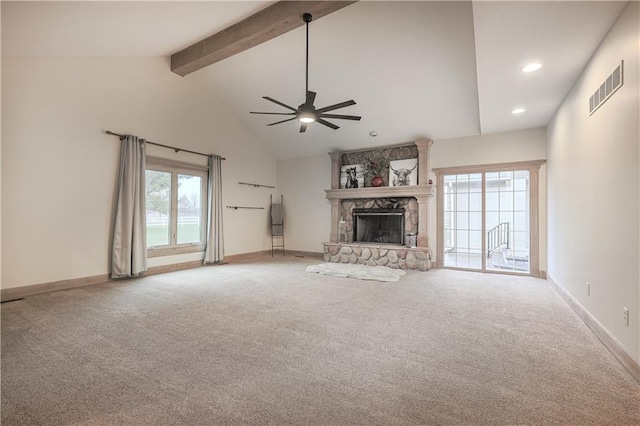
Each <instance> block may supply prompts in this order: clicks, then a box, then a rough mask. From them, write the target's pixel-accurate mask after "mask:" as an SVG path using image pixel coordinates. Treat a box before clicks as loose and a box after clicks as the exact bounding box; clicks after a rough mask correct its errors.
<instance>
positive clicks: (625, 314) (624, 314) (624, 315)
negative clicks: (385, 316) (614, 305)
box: [622, 308, 629, 325]
mask: <svg viewBox="0 0 640 426" xmlns="http://www.w3.org/2000/svg"><path fill="white" fill-rule="evenodd" d="M622 318H623V319H624V325H629V310H628V309H627V308H622Z"/></svg>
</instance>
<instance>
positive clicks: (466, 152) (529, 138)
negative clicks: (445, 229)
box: [429, 128, 547, 271]
mask: <svg viewBox="0 0 640 426" xmlns="http://www.w3.org/2000/svg"><path fill="white" fill-rule="evenodd" d="M546 141H547V139H546V134H545V129H544V128H536V129H528V130H519V131H515V132H506V133H495V134H492V135H481V136H469V137H464V138H456V139H442V140H436V141H434V143H433V145H432V146H431V167H432V168H434V169H435V168H439V167H453V166H469V165H476V164H493V163H510V162H515V161H529V160H544V159H545V158H546ZM431 179H433V181H434V183H435V181H436V180H435V175H432V177H431ZM437 190H438V189H437V188H436V191H437ZM538 195H539V200H540V206H539V207H540V208H539V220H540V222H539V225H540V229H539V231H540V232H539V236H538V237H539V242H540V270H541V271H546V269H547V268H546V261H547V238H546V229H547V228H546V227H547V220H546V167H545V166H542V167H541V168H540V189H539V192H538ZM436 212H437V206H436V196H434V197H433V198H432V200H431V205H430V210H429V215H430V221H429V234H430V235H431V242H430V245H431V246H432V250H433V255H434V257H433V258H434V259H436V258H437V254H438V251H439V248H438V247H437V245H436V233H437V223H436Z"/></svg>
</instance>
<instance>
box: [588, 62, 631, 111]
mask: <svg viewBox="0 0 640 426" xmlns="http://www.w3.org/2000/svg"><path fill="white" fill-rule="evenodd" d="M623 65H624V61H620V65H618V66H617V67H616V69H615V70H613V72H612V73H611V74H610V75H609V77H607V79H606V80H605V81H604V82H603V83H602V84H601V85H600V87H599V88H598V89H597V90H596V91H595V92H594V93H593V95H591V97H590V98H589V115H591V114H593V113H594V112H596V110H597V109H598V108H600V106H601V105H602V104H603V103H604V102H605V101H606V100H607V99H609V98H610V97H611V95H613V94H614V93H615V92H616V90H618V89H619V88H620V86H622V81H623V78H622V74H623Z"/></svg>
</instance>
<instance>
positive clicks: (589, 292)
mask: <svg viewBox="0 0 640 426" xmlns="http://www.w3.org/2000/svg"><path fill="white" fill-rule="evenodd" d="M587 296H591V283H590V282H589V281H587Z"/></svg>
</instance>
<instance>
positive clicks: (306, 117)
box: [298, 112, 316, 123]
mask: <svg viewBox="0 0 640 426" xmlns="http://www.w3.org/2000/svg"><path fill="white" fill-rule="evenodd" d="M298 121H300V122H301V123H313V122H314V121H316V116H315V114H313V113H311V112H301V113H300V115H298Z"/></svg>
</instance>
